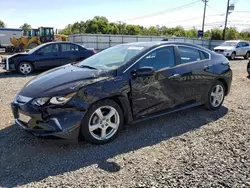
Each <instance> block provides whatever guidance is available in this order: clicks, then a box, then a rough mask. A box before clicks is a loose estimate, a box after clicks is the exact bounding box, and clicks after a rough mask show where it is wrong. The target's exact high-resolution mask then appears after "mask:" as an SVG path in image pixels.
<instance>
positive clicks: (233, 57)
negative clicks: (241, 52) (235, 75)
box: [230, 52, 236, 60]
mask: <svg viewBox="0 0 250 188" xmlns="http://www.w3.org/2000/svg"><path fill="white" fill-rule="evenodd" d="M235 57H236V53H235V52H233V53H232V54H231V56H230V59H231V60H234V59H235Z"/></svg>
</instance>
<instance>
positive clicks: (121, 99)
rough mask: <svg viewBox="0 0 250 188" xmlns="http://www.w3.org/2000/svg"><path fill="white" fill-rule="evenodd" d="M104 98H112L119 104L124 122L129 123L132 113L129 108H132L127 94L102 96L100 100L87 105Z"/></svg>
mask: <svg viewBox="0 0 250 188" xmlns="http://www.w3.org/2000/svg"><path fill="white" fill-rule="evenodd" d="M104 100H112V101H114V102H116V103H117V104H118V105H119V107H120V108H121V110H122V112H123V115H124V124H130V123H131V122H132V121H133V115H132V110H131V109H132V108H131V105H130V102H129V98H128V96H127V94H121V95H113V96H108V97H105V98H102V99H100V100H97V101H95V102H94V103H92V104H91V105H89V107H90V106H92V105H94V104H95V103H97V102H99V101H104ZM89 107H88V108H89Z"/></svg>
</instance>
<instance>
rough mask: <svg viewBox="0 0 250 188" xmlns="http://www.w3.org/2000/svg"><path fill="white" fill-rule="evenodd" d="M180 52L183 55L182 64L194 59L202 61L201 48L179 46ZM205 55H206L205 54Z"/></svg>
mask: <svg viewBox="0 0 250 188" xmlns="http://www.w3.org/2000/svg"><path fill="white" fill-rule="evenodd" d="M178 48H179V53H180V56H181V64H184V63H190V62H194V61H200V60H201V59H202V58H201V57H200V52H199V50H196V49H194V48H189V47H182V46H179V47H178ZM204 56H205V55H204Z"/></svg>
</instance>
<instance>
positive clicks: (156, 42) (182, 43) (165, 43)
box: [121, 41, 209, 51]
mask: <svg viewBox="0 0 250 188" xmlns="http://www.w3.org/2000/svg"><path fill="white" fill-rule="evenodd" d="M121 45H128V46H143V47H156V46H161V45H185V46H190V47H194V48H198V49H201V50H206V51H209V49H207V48H204V47H202V46H199V45H196V44H191V43H187V42H174V41H152V42H131V43H124V44H121Z"/></svg>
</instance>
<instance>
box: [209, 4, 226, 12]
mask: <svg viewBox="0 0 250 188" xmlns="http://www.w3.org/2000/svg"><path fill="white" fill-rule="evenodd" d="M207 7H208V8H210V9H212V10H214V11H216V12H219V13H222V11H220V10H217V9H215V8H212V7H210V6H209V5H208V4H207ZM223 14H224V13H223Z"/></svg>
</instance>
